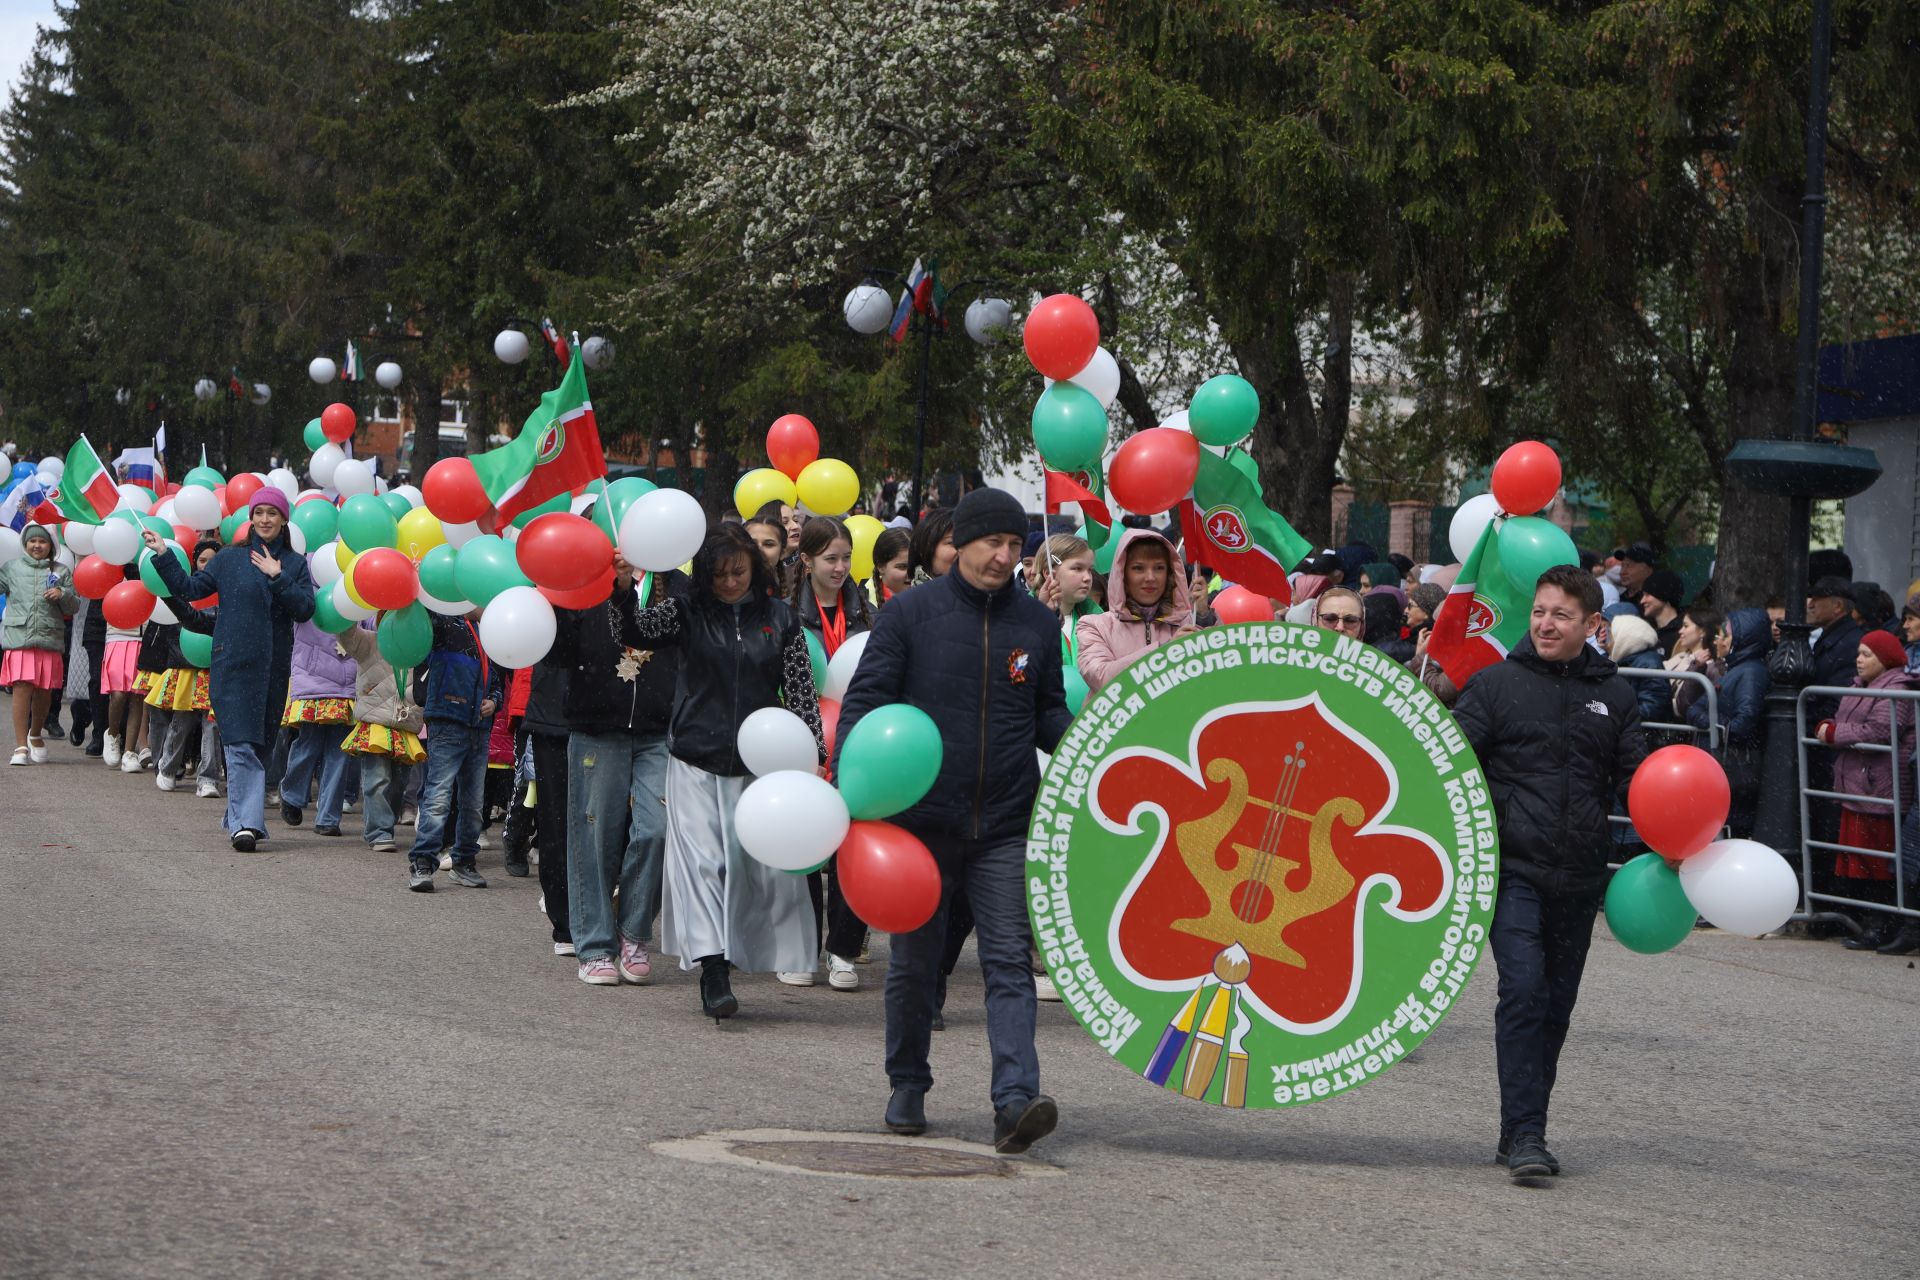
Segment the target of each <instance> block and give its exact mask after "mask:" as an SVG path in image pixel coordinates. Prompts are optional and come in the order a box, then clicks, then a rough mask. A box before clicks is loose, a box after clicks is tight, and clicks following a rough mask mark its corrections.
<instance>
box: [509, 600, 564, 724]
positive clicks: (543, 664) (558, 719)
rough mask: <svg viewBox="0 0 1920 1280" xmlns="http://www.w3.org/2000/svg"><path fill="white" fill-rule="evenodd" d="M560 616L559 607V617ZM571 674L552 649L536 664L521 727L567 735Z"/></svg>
mask: <svg viewBox="0 0 1920 1280" xmlns="http://www.w3.org/2000/svg"><path fill="white" fill-rule="evenodd" d="M558 616H559V614H558V611H557V610H556V611H555V617H556V619H557V618H558ZM557 634H558V629H557V628H556V635H557ZM568 675H569V671H568V668H567V664H566V663H564V662H555V661H554V660H553V654H552V653H551V652H549V653H548V654H547V656H546V657H544V658H542V659H541V660H540V661H538V662H536V663H534V664H533V688H532V689H531V690H529V691H528V693H527V710H526V714H525V715H523V716H521V718H520V727H521V728H523V729H525V730H526V731H527V732H528V733H546V734H551V735H553V736H554V737H557V738H564V737H566V736H567V734H568V732H569V727H568V725H567V685H568Z"/></svg>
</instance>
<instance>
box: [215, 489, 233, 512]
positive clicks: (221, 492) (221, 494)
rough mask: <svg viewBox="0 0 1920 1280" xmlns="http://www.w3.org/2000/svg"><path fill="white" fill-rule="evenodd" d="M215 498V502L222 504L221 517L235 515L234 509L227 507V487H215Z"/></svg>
mask: <svg viewBox="0 0 1920 1280" xmlns="http://www.w3.org/2000/svg"><path fill="white" fill-rule="evenodd" d="M213 497H214V500H215V501H216V502H218V503H219V504H220V514H221V515H223V516H230V515H232V514H233V508H232V507H230V506H228V505H227V486H225V485H223V484H217V485H215V486H213Z"/></svg>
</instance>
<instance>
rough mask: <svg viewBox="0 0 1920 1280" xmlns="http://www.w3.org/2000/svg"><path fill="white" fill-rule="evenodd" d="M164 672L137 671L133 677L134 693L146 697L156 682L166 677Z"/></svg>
mask: <svg viewBox="0 0 1920 1280" xmlns="http://www.w3.org/2000/svg"><path fill="white" fill-rule="evenodd" d="M165 674H166V672H164V671H136V672H134V675H133V691H134V692H135V693H138V694H141V695H145V694H146V693H148V692H149V691H150V690H152V688H153V683H154V681H156V680H158V679H159V678H160V677H161V676H163V675H165Z"/></svg>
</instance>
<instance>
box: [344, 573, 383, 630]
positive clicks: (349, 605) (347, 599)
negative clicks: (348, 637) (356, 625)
mask: <svg viewBox="0 0 1920 1280" xmlns="http://www.w3.org/2000/svg"><path fill="white" fill-rule="evenodd" d="M333 607H334V610H335V611H336V612H337V613H339V615H340V616H341V617H343V618H346V619H348V620H349V621H352V622H363V621H365V620H366V619H368V618H371V617H372V616H373V615H374V614H376V613H378V612H379V610H378V609H364V608H362V607H361V606H359V605H357V604H355V603H354V602H353V597H352V596H350V595H348V594H347V584H346V580H345V579H342V580H341V581H339V582H336V583H334V584H333Z"/></svg>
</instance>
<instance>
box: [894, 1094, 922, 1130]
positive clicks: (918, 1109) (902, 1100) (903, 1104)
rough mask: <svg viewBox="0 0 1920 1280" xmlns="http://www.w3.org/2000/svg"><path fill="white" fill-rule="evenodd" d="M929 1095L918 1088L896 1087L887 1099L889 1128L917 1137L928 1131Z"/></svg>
mask: <svg viewBox="0 0 1920 1280" xmlns="http://www.w3.org/2000/svg"><path fill="white" fill-rule="evenodd" d="M926 1099H927V1095H926V1094H925V1093H922V1092H921V1091H920V1090H918V1089H895V1090H894V1091H893V1096H892V1097H891V1098H888V1099H887V1128H889V1129H891V1130H893V1131H894V1132H895V1133H899V1134H905V1135H906V1136H907V1137H909V1138H911V1137H916V1136H918V1135H920V1134H923V1133H925V1132H926V1131H927V1102H926Z"/></svg>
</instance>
